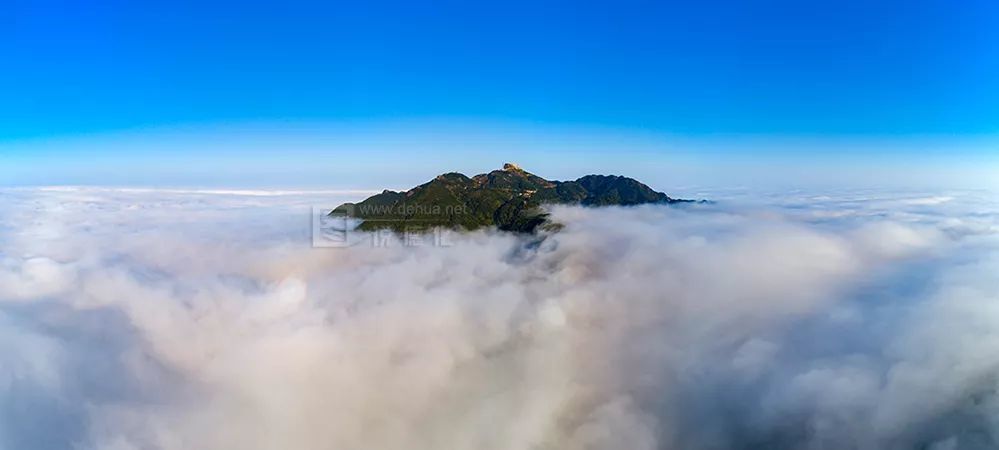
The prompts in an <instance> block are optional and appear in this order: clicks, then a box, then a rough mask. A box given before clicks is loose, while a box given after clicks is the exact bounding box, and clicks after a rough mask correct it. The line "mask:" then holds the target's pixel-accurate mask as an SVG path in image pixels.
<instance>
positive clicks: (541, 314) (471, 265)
mask: <svg viewBox="0 0 999 450" xmlns="http://www.w3.org/2000/svg"><path fill="white" fill-rule="evenodd" d="M868 194H869V193H868ZM969 195H970V194H969ZM946 196H948V197H950V198H952V199H951V200H949V201H946V202H931V203H927V202H915V203H913V202H912V201H909V200H907V199H911V198H913V196H911V195H909V196H893V195H882V196H879V197H876V198H874V199H871V198H869V197H870V196H869V195H868V196H860V195H842V194H836V193H828V194H824V195H822V196H818V195H815V194H803V195H802V196H801V197H799V198H797V199H793V198H786V199H783V200H781V201H773V202H768V201H762V202H758V203H757V205H758V206H752V204H749V203H744V202H739V201H737V198H726V199H723V201H722V202H721V203H719V204H717V205H711V206H696V207H692V208H686V209H670V208H661V207H638V208H624V209H622V208H610V209H580V208H557V209H556V210H555V215H556V217H557V218H558V219H559V220H560V221H562V222H563V223H565V224H566V225H567V226H566V228H565V229H564V230H563V231H562V232H560V233H558V234H556V235H554V236H551V237H549V238H548V239H546V240H545V241H543V242H542V243H541V244H540V245H534V243H531V242H527V241H525V240H522V239H518V238H516V237H513V236H509V235H504V234H499V233H494V232H478V233H472V234H469V235H463V236H456V237H455V239H454V240H453V245H452V246H449V247H433V246H425V247H414V248H408V247H402V246H398V245H396V246H391V247H388V248H371V247H364V246H359V247H351V248H346V249H315V248H311V247H309V242H310V240H309V235H308V232H309V225H310V223H309V218H308V212H309V206H311V205H313V204H318V203H320V202H321V201H326V202H329V203H332V204H336V203H338V202H339V201H340V200H342V199H340V198H331V197H330V195H329V194H325V193H318V194H317V193H286V194H282V195H256V194H254V195H232V194H231V193H219V192H187V191H185V192H167V191H145V190H144V191H141V192H136V191H122V190H114V189H100V190H96V189H91V190H79V189H60V190H39V191H35V190H19V191H17V192H13V193H10V195H7V196H6V197H5V198H6V200H4V202H5V205H4V208H3V211H4V212H3V213H2V214H3V215H2V216H0V245H2V247H0V248H3V249H4V250H3V253H0V261H2V264H0V330H2V331H0V336H2V337H5V339H4V340H3V341H4V347H3V348H4V349H5V351H4V352H2V354H3V355H4V356H3V357H2V358H0V362H3V364H2V365H0V405H5V406H3V407H0V419H2V420H0V447H11V446H16V445H17V444H21V443H24V442H29V441H31V440H32V439H34V440H35V442H42V441H39V440H38V438H39V436H41V435H42V434H40V433H44V436H45V437H46V440H44V442H42V443H41V444H37V445H35V448H66V447H70V446H75V447H77V448H82V449H89V448H99V449H132V448H135V449H138V448H143V449H146V448H158V449H218V448H241V449H250V450H253V449H279V448H296V449H312V448H315V449H327V448H344V449H352V448H370V449H387V450H394V449H407V450H419V449H439V448H453V449H473V448H474V449H524V450H527V449H539V448H546V449H609V448H630V449H660V448H666V449H680V448H683V449H743V448H747V449H748V448H754V447H755V448H760V447H766V448H817V449H818V448H871V449H875V448H877V449H894V448H898V449H902V448H913V447H917V446H919V445H927V446H928V445H933V446H934V447H933V448H954V449H974V448H987V447H988V446H989V445H991V443H994V442H996V438H997V436H995V435H994V433H995V431H996V430H999V427H997V426H996V425H997V424H995V423H993V420H994V419H992V418H993V417H995V413H996V412H999V409H997V407H999V404H997V399H996V397H995V395H994V394H993V392H994V390H995V389H994V387H995V385H996V378H995V377H996V376H997V375H999V372H997V370H999V357H997V356H994V355H999V353H997V352H996V351H995V350H996V348H999V347H997V345H999V339H994V338H995V337H997V336H999V312H997V313H996V314H993V312H996V311H993V310H995V309H996V308H995V306H994V304H999V292H997V290H999V287H997V286H996V283H995V276H994V274H995V273H999V272H997V269H999V259H997V256H996V249H997V248H999V246H997V244H999V241H997V239H996V234H995V232H994V230H995V224H996V220H995V218H996V216H995V215H994V214H995V211H996V205H995V204H994V203H990V202H988V201H984V200H982V199H981V198H978V197H971V199H969V197H967V196H966V195H964V194H961V193H947V194H946ZM919 198H923V197H919ZM761 203H771V206H759V205H760V204H761ZM831 212H838V213H842V214H827V213H831ZM955 220H958V221H961V222H960V223H955ZM967 223H973V224H975V225H974V230H975V231H976V232H974V233H964V232H961V233H955V232H953V231H952V230H953V229H954V228H955V227H963V226H965V225H966V224H967ZM997 311H999V310H997ZM18 405H20V406H18ZM24 405H27V406H24ZM67 405H72V406H67ZM18 414H19V415H18ZM15 415H17V416H15ZM41 417H49V418H50V419H47V420H49V422H48V425H49V426H47V427H46V428H45V429H44V431H42V430H40V429H38V428H33V427H31V426H29V425H28V424H29V423H31V420H30V419H32V418H41ZM15 419H17V420H15Z"/></svg>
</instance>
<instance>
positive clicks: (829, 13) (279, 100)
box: [0, 0, 999, 185]
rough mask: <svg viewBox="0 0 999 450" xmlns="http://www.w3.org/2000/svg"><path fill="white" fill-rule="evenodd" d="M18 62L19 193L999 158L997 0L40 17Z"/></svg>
mask: <svg viewBox="0 0 999 450" xmlns="http://www.w3.org/2000/svg"><path fill="white" fill-rule="evenodd" d="M0 51H2V55H3V57H2V58H0V98H2V99H3V101H2V102H0V180H2V179H7V180H8V181H7V183H14V184H66V183H69V184H74V183H82V184H94V183H100V182H108V183H118V184H254V183H262V184H275V185H278V184H280V185H293V184H302V185H316V184H331V185H357V184H363V183H365V182H372V183H375V184H378V183H386V182H399V183H403V182H409V181H410V178H411V177H410V176H409V174H412V173H413V172H419V173H418V175H419V177H421V178H425V177H426V175H427V173H423V172H420V171H423V170H427V171H429V173H435V172H437V171H439V170H438V169H440V168H450V167H452V166H458V167H462V168H466V167H467V170H468V171H470V172H475V171H483V170H487V169H489V168H491V167H493V166H497V165H498V164H500V163H501V162H502V161H503V160H506V159H517V160H525V159H526V160H527V161H529V162H531V163H533V164H534V166H535V167H540V168H542V169H544V170H546V171H547V172H549V173H552V172H558V173H553V175H561V174H562V173H561V172H566V175H569V174H570V173H569V172H572V171H573V170H578V171H583V172H595V171H601V170H605V169H606V170H615V169H616V170H618V171H623V170H629V169H634V168H643V167H644V168H646V169H647V170H650V171H651V169H648V168H650V167H652V168H670V169H671V170H673V171H674V172H676V173H675V174H676V175H682V174H683V173H687V172H683V170H681V169H682V168H690V170H694V168H699V169H698V170H702V171H703V170H706V168H710V167H712V165H713V164H719V163H726V164H729V165H730V166H731V165H733V164H735V165H738V164H742V165H745V164H747V163H749V162H756V163H758V164H760V165H762V166H766V167H771V169H772V168H773V166H774V164H786V165H789V166H790V167H799V168H808V167H811V168H813V169H814V170H816V171H818V170H821V168H822V167H826V166H829V165H830V164H834V165H837V166H838V165H844V166H850V167H852V168H853V169H856V170H859V169H863V168H864V167H870V165H871V164H879V165H880V166H884V167H895V169H896V171H897V172H899V174H904V172H906V171H907V170H908V169H906V167H907V166H906V164H908V163H911V162H912V161H919V162H920V163H921V164H923V165H924V168H926V169H929V168H932V167H940V166H941V165H942V164H943V163H946V164H945V165H947V166H948V167H950V168H951V169H952V172H953V173H954V174H958V175H959V174H960V173H961V171H963V170H965V169H966V168H967V169H968V170H971V169H975V168H977V169H976V170H978V171H981V170H982V167H983V164H994V163H995V162H996V154H997V153H999V146H996V145H995V142H996V141H997V140H996V139H995V136H997V135H999V76H997V74H999V4H997V3H996V2H994V1H987V0H970V1H966V2H953V1H911V0H910V1H895V0H889V1H880V2H872V1H855V0H840V1H824V0H821V1H719V0H708V1H696V2H695V1H686V2H674V1H660V2H652V1H615V2H578V1H577V2H545V1H508V2H495V3H484V2H469V1H453V2H436V1H434V2H396V1H366V2H335V1H334V2H328V1H326V2H321V1H315V2H313V1H301V0H292V1H286V2H281V3H276V2H268V3H257V2H235V1H233V2H228V1H214V2H213V1H198V2H185V1H170V2H161V1H148V2H107V1H97V2H73V1H52V0H32V1H29V2H20V1H15V2H13V3H10V2H8V3H7V4H5V5H3V6H0ZM466 138H467V140H466ZM594 139H595V140H594ZM587 142H600V143H605V144H607V145H609V146H613V147H615V152H616V154H617V155H619V156H617V157H614V158H611V157H607V156H606V155H601V154H602V153H603V152H604V151H603V150H602V149H600V148H593V146H592V145H588V144H587ZM171 143H172V144H171ZM623 144H634V145H623ZM844 153H845V154H846V157H844V156H843V155H844ZM372 155H374V156H372ZM385 160H391V161H392V162H394V163H396V167H394V168H392V169H385V168H384V164H382V162H383V161H385ZM588 161H590V162H591V164H589V165H587V164H586V163H587V162H588ZM379 164H382V166H381V167H382V169H381V173H382V174H383V175H382V176H381V177H379V176H377V175H370V176H369V177H367V178H365V177H364V176H360V175H359V173H360V172H359V171H360V170H362V169H371V168H377V166H379ZM591 166H592V167H591ZM991 167H999V164H996V165H995V166H991ZM567 168H571V169H572V170H569V169H567ZM684 170H685V169H684ZM733 170H734V168H733ZM789 170H790V169H789ZM969 173H971V172H969ZM326 174H328V176H327V175H326ZM391 174H394V175H391ZM390 175H391V176H390ZM416 176H417V175H415V174H414V175H412V177H416ZM986 176H987V174H986ZM694 178H696V177H694ZM691 181H692V182H695V181H697V180H696V179H692V180H691ZM792 181H793V180H792ZM0 183H2V181H0Z"/></svg>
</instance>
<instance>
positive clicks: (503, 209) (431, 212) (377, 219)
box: [331, 163, 684, 233]
mask: <svg viewBox="0 0 999 450" xmlns="http://www.w3.org/2000/svg"><path fill="white" fill-rule="evenodd" d="M677 202H684V200H676V199H673V198H670V197H669V196H667V195H666V194H664V193H662V192H657V191H655V190H653V189H652V188H650V187H648V186H646V185H644V184H642V183H641V182H639V181H638V180H634V179H631V178H628V177H623V176H616V175H611V176H607V175H587V176H584V177H582V178H579V179H577V180H575V181H550V180H546V179H544V178H541V177H539V176H537V175H534V174H531V173H529V172H526V171H524V169H522V168H520V166H518V165H517V164H514V163H506V164H503V169H502V170H493V171H492V172H489V173H483V174H479V175H475V176H474V177H471V178H469V177H467V176H465V175H462V174H460V173H456V172H450V173H445V174H442V175H439V176H437V177H436V178H434V179H433V180H430V181H429V182H427V183H424V184H421V185H419V186H417V187H414V188H412V189H410V190H408V191H406V192H405V193H402V192H391V191H386V192H383V193H381V194H378V195H374V196H372V197H369V198H368V199H367V200H364V201H363V202H360V203H358V204H356V205H350V207H346V206H347V205H344V206H342V207H339V208H337V209H336V210H334V211H333V213H331V214H349V215H352V216H353V217H355V218H359V219H362V222H361V224H360V226H359V227H360V229H362V230H375V229H380V228H390V229H394V230H400V231H402V230H408V229H412V228H416V229H430V228H433V227H447V228H462V229H466V230H474V229H476V228H481V227H489V226H494V227H496V228H499V229H501V230H506V231H516V232H527V233H530V232H533V231H535V230H537V229H538V228H539V227H540V228H541V229H548V228H549V227H555V228H557V227H558V225H557V224H553V223H551V222H550V221H549V220H548V213H547V211H546V209H545V208H544V206H545V205H550V204H575V205H582V206H591V207H597V206H608V205H619V206H630V205H640V204H645V203H656V204H672V203H677Z"/></svg>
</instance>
